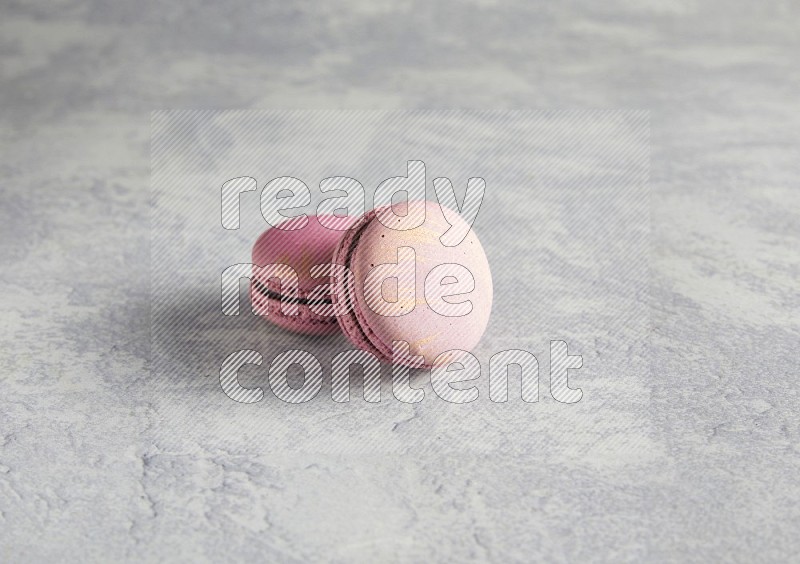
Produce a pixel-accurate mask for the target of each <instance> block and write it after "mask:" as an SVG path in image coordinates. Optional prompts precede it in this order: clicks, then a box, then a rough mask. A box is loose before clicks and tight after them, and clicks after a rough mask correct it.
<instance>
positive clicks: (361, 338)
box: [333, 201, 493, 368]
mask: <svg viewBox="0 0 800 564" xmlns="http://www.w3.org/2000/svg"><path fill="white" fill-rule="evenodd" d="M407 206H408V207H407V208H406V209H405V212H406V214H408V215H410V214H411V212H412V210H414V211H415V212H417V213H419V211H420V206H421V207H422V208H424V214H425V221H424V223H422V225H420V226H419V227H415V228H412V229H404V230H401V229H398V228H396V227H394V228H393V227H391V226H392V225H396V223H400V219H398V216H402V215H403V211H404V210H402V209H399V210H398V209H395V208H398V207H401V208H405V206H384V207H381V208H378V209H375V210H372V211H371V212H368V213H366V214H365V215H364V216H362V217H361V218H360V219H359V220H358V221H356V222H355V223H354V224H353V225H352V226H351V227H350V229H349V230H348V231H346V232H345V233H344V235H343V236H342V238H341V239H340V241H339V242H338V245H337V246H336V249H335V251H334V255H333V261H334V262H336V263H338V264H341V265H344V266H346V267H347V268H348V269H349V270H350V272H352V275H353V276H352V278H349V279H348V278H346V277H339V278H335V279H334V281H333V291H334V293H335V294H336V296H337V298H336V299H340V298H341V299H344V300H345V301H346V302H347V303H348V305H349V308H348V312H347V313H346V314H344V315H340V316H338V317H337V319H338V322H339V326H340V327H341V329H342V331H343V332H344V334H345V335H346V336H347V337H348V339H349V340H350V341H351V342H352V343H353V344H355V345H356V346H358V347H359V348H361V349H363V350H366V351H368V352H370V353H372V354H374V355H375V356H376V357H378V359H379V360H381V361H382V362H386V363H390V362H394V363H398V364H404V365H407V366H413V367H420V368H422V367H424V368H430V367H432V366H433V365H434V361H436V359H437V358H439V356H440V355H442V353H445V352H446V351H450V350H466V351H469V350H471V349H472V348H474V347H475V345H477V344H478V342H479V341H480V338H481V336H482V335H483V333H484V331H485V329H486V326H487V324H488V322H489V315H490V313H491V308H492V294H493V291H492V276H491V271H490V269H489V262H488V260H487V258H486V253H485V252H484V250H483V247H482V246H481V243H480V241H479V240H478V237H477V235H476V234H475V232H474V231H473V230H472V229H470V228H469V225H467V224H466V223H465V222H464V221H463V220H462V219H461V217H460V216H459V215H458V214H457V213H455V212H450V213H448V215H447V219H445V215H444V213H443V208H442V207H440V204H439V203H438V202H431V201H413V202H410V203H408V204H407ZM448 211H450V210H448ZM395 212H397V214H395ZM448 220H449V223H448ZM451 225H452V226H453V228H455V229H461V230H463V232H468V233H467V235H466V237H465V238H464V239H463V240H462V241H461V242H460V243H459V244H458V245H455V246H445V245H444V244H443V243H442V241H441V240H440V237H441V236H442V235H443V234H444V233H445V232H446V231H447V230H448V229H450V228H451ZM395 341H405V342H406V343H408V350H407V353H408V356H405V357H400V358H393V343H394V342H395ZM419 357H421V360H420V358H419ZM446 357H448V355H442V358H440V362H441V361H442V360H443V359H445V360H446ZM437 364H439V362H437Z"/></svg>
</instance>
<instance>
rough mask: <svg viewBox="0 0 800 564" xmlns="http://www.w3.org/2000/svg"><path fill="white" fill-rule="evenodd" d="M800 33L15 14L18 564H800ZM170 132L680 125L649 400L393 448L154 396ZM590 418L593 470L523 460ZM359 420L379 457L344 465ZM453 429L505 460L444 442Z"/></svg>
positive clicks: (6, 498)
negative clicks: (524, 115)
mask: <svg viewBox="0 0 800 564" xmlns="http://www.w3.org/2000/svg"><path fill="white" fill-rule="evenodd" d="M798 21H800V9H798V4H797V3H796V2H789V1H786V2H780V1H772V2H760V3H755V2H738V1H733V2H723V1H721V0H712V1H709V2H700V1H692V0H680V1H673V2H632V1H631V2H627V1H623V0H611V1H609V2H592V1H589V0H584V1H575V2H563V3H556V2H552V3H545V2H538V1H533V2H525V1H522V0H518V1H515V2H493V1H491V0H475V1H472V2H456V1H454V0H452V1H443V2H423V1H412V2H384V1H373V2H353V1H352V0H351V1H346V2H292V3H289V2H283V3H278V2H266V3H260V4H256V5H248V4H245V3H243V2H242V3H238V2H216V3H213V2H190V1H180V2H175V3H155V2H137V3H133V2H131V3H125V4H123V3H110V2H108V3H103V2H74V1H70V0H65V1H59V2H47V3H45V2H41V3H32V2H25V1H19V2H15V1H5V2H3V3H2V4H0V197H1V198H2V202H1V203H2V206H0V256H2V260H3V266H4V269H3V272H2V275H0V289H1V290H0V328H1V329H0V331H1V332H0V334H1V335H2V347H1V348H0V368H1V370H0V561H3V562H58V561H65V562H110V561H155V562H158V561H187V562H189V561H191V562H202V561H213V562H222V561H275V562H295V561H297V562H300V561H318V562H327V561H333V562H350V561H362V562H394V561H398V562H434V561H469V560H475V561H495V562H529V561H570V562H576V561H579V562H582V561H597V562H620V561H652V562H711V561H736V562H787V561H797V560H798V559H800V541H798V539H799V538H800V503H799V502H800V479H799V478H798V468H800V457H799V456H798V433H800V425H799V424H798V421H800V417H798V416H797V405H798V399H799V398H798V389H797V385H796V381H797V371H798V362H797V360H796V356H795V355H796V352H795V351H797V350H798V349H800V327H799V326H798V319H800V292H798V286H800V285H799V284H798V277H800V196H799V195H798V189H800V187H798V184H799V183H800V160H799V159H798V156H800V155H799V154H798V139H800V98H799V97H798V92H800V65H798V63H797V59H798V55H800V35H798V33H797V24H798ZM169 108H490V109H493V108H537V109H538V108H622V109H642V110H649V111H650V116H651V176H650V181H651V189H652V200H651V225H652V240H651V253H650V268H651V284H650V319H651V321H650V324H651V327H650V332H649V334H650V340H649V343H648V345H647V347H648V350H647V357H648V358H649V359H650V374H649V378H648V379H645V380H637V381H636V382H635V384H636V387H633V388H632V387H631V386H620V389H619V395H618V397H616V398H610V399H609V401H607V402H594V403H593V402H592V401H591V400H592V398H591V395H590V391H591V388H588V387H587V389H586V390H585V392H586V397H585V398H584V400H583V401H582V402H580V403H579V404H576V405H575V406H560V409H559V410H557V411H556V410H550V409H548V408H546V407H545V408H544V409H542V410H540V411H535V410H534V411H532V412H531V413H532V414H531V416H530V417H531V419H532V421H531V422H530V424H529V422H527V421H525V420H520V419H515V418H508V419H505V420H504V419H503V418H502V417H499V416H497V415H496V414H495V413H494V412H492V413H490V412H489V411H488V410H487V411H486V412H485V413H484V414H482V416H481V417H468V416H467V415H465V412H464V411H459V410H457V409H455V408H457V407H460V406H454V407H453V408H443V409H439V410H435V409H433V407H430V408H428V407H427V404H425V405H426V407H425V408H418V407H413V406H405V405H401V404H394V405H392V406H391V407H389V408H387V411H385V412H381V413H382V415H380V416H379V415H374V420H372V421H370V422H369V423H371V424H372V425H382V426H385V427H384V430H385V431H390V433H389V432H387V433H386V434H387V435H388V434H392V435H395V437H394V439H393V441H394V442H393V443H391V444H390V448H384V449H378V448H370V446H369V445H362V446H360V447H359V445H358V441H357V433H358V428H359V423H360V422H359V421H358V420H355V419H353V418H352V414H351V411H350V410H349V408H348V407H346V406H345V407H342V408H341V409H334V408H333V407H331V406H330V405H329V403H330V402H328V404H325V409H326V410H328V411H329V412H330V414H329V417H328V418H321V417H319V413H317V414H316V415H315V414H314V410H313V409H309V410H303V409H299V410H296V411H293V412H289V411H285V412H284V413H283V414H282V416H281V417H280V418H278V417H276V416H275V413H274V412H273V411H270V406H269V405H264V404H260V405H258V406H255V408H254V409H250V410H248V411H247V412H246V413H245V414H242V412H239V413H238V414H236V415H235V416H234V415H231V417H230V419H226V418H225V417H220V415H219V414H220V413H225V411H222V410H231V406H230V404H231V403H232V402H230V400H227V399H226V398H224V397H221V398H220V397H219V396H220V395H221V394H216V395H213V394H211V393H210V392H209V390H211V389H212V388H210V387H209V386H208V384H206V383H201V382H198V381H194V380H186V379H176V381H175V382H174V383H173V385H171V386H170V385H167V384H165V383H164V382H155V381H153V379H152V377H151V373H150V370H149V368H150V365H149V354H150V346H149V340H150V336H149V331H150V322H149V310H150V306H149V256H150V237H149V215H150V209H149V174H150V164H149V133H150V123H149V120H150V111H151V110H154V109H169ZM154 389H158V390H159V393H160V394H161V395H159V396H158V397H157V398H155V399H154V397H155V396H154V392H153V390H154ZM187 394H203V395H202V396H201V397H203V398H205V397H207V398H208V402H207V404H206V405H205V406H204V407H202V408H199V409H196V410H194V411H193V410H192V409H189V408H190V407H195V406H196V405H199V404H200V403H201V402H199V401H198V400H197V396H193V399H192V401H191V402H189V403H182V402H181V398H182V397H186V395H187ZM315 405H317V406H318V407H319V406H321V405H322V404H321V403H317V404H315ZM352 405H354V406H355V405H356V404H355V403H353V404H352ZM542 405H543V406H545V403H544V402H543V403H542ZM164 406H171V408H172V409H170V410H165V409H164ZM180 406H183V408H181V407H180ZM573 407H574V408H575V409H574V410H572V411H569V410H570V409H572V408H573ZM390 411H391V417H388V416H387V415H386V414H387V413H390ZM230 413H233V412H232V411H230ZM551 413H554V414H555V413H557V414H558V415H552V416H550V414H551ZM492 416H494V417H492ZM212 421H213V424H206V423H207V422H212ZM198 422H200V423H198ZM549 425H553V427H552V428H548V426H549ZM559 425H560V426H563V427H564V429H563V431H562V432H563V433H571V434H572V436H574V437H576V440H575V441H573V442H572V443H571V444H572V448H565V447H564V445H565V444H566V442H565V441H560V442H559V441H544V440H538V441H537V440H536V437H534V436H532V437H531V440H530V442H525V441H521V440H519V436H520V434H524V433H526V432H528V431H529V430H530V429H546V430H547V433H545V435H547V434H549V435H553V436H557V435H558V433H559V430H558V427H557V426H559ZM331 428H335V429H338V430H339V431H341V429H349V430H350V432H351V433H352V434H353V435H354V441H353V447H352V448H350V449H348V450H347V451H345V452H338V453H336V452H330V451H326V449H325V448H324V444H325V431H326V429H331ZM454 428H456V429H463V436H464V437H468V436H469V433H470V430H474V431H480V432H481V433H483V436H492V437H497V438H498V440H497V444H494V445H492V448H480V449H474V448H468V447H467V446H465V445H467V444H468V441H466V440H465V442H464V443H463V444H458V443H456V444H454V443H453V442H451V443H450V446H449V448H438V449H437V448H430V445H431V444H435V443H434V442H433V441H429V443H428V447H426V448H423V449H415V443H414V438H415V437H419V436H422V435H425V434H427V435H430V434H435V433H439V432H444V433H451V435H449V436H455V434H453V432H452V430H453V429H454ZM598 429H601V430H602V432H598ZM505 434H507V435H509V436H510V437H512V438H511V439H509V440H507V441H504V440H503V436H504V435H505ZM270 435H271V436H274V437H275V440H274V442H271V443H269V444H265V441H264V439H263V437H265V436H270ZM301 447H302V448H301Z"/></svg>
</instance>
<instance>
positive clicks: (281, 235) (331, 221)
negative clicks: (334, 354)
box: [250, 215, 355, 335]
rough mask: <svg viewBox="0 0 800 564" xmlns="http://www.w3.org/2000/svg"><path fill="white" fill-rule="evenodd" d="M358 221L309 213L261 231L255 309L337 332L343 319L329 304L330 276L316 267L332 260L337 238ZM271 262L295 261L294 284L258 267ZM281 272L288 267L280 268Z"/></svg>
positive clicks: (302, 327) (293, 327) (311, 330)
mask: <svg viewBox="0 0 800 564" xmlns="http://www.w3.org/2000/svg"><path fill="white" fill-rule="evenodd" d="M320 219H322V222H323V223H324V225H323V224H321V223H320ZM354 221H355V218H351V217H336V216H319V217H318V216H314V215H310V216H308V219H306V217H305V216H299V217H296V218H292V219H288V220H286V221H284V222H283V223H281V224H279V225H277V226H275V227H272V228H270V229H267V230H266V231H265V232H264V233H262V234H261V236H260V237H259V238H258V239H257V240H256V242H255V244H254V245H253V264H254V265H255V266H254V272H253V279H252V283H251V284H250V298H251V301H252V304H253V309H254V311H255V312H256V313H257V314H258V315H261V316H264V319H267V320H268V321H271V322H272V323H275V324H276V325H278V326H280V327H283V328H285V329H289V330H290V331H296V332H298V333H305V334H307V335H327V334H331V333H336V332H338V331H339V325H338V324H337V321H336V316H335V312H334V311H333V308H332V307H331V303H332V299H331V285H330V282H331V276H330V275H325V274H324V273H319V272H317V271H316V270H314V267H315V266H317V265H328V264H331V262H332V258H333V252H334V250H335V248H336V245H337V243H338V242H339V240H340V239H341V237H342V234H343V233H345V232H346V231H345V230H346V229H347V228H348V227H349V226H350V225H352V223H353V222H354ZM330 227H336V229H331V228H330ZM267 265H285V266H287V267H291V269H293V271H294V272H296V275H297V279H296V281H297V283H296V285H293V284H287V283H286V280H282V279H281V280H279V279H278V277H276V276H271V277H269V276H268V275H267V273H266V272H264V271H262V270H261V268H260V267H265V266H267ZM277 272H278V273H279V274H283V273H285V272H287V271H286V269H283V270H281V269H279V270H278V271H277ZM271 274H275V271H273V272H271Z"/></svg>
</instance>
